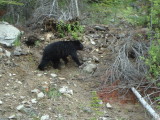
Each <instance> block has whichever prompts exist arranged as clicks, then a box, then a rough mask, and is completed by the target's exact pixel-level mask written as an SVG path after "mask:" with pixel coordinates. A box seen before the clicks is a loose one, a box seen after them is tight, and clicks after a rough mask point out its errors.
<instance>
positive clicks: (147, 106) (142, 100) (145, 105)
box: [131, 87, 160, 120]
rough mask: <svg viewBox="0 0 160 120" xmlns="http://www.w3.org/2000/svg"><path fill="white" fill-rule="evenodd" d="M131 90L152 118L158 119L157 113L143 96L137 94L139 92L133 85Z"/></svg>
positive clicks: (159, 117)
mask: <svg viewBox="0 0 160 120" xmlns="http://www.w3.org/2000/svg"><path fill="white" fill-rule="evenodd" d="M131 90H132V92H133V93H134V94H135V95H136V97H137V98H138V100H139V101H140V102H141V104H142V105H143V107H144V108H146V110H147V111H148V112H149V113H150V115H151V116H152V117H153V118H154V120H160V116H159V114H157V113H156V112H155V111H154V110H153V108H152V107H151V106H150V105H149V104H148V103H147V102H146V101H145V100H144V98H143V97H142V96H141V95H140V94H139V92H138V91H137V90H136V89H135V88H134V87H132V88H131Z"/></svg>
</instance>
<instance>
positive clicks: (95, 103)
mask: <svg viewBox="0 0 160 120" xmlns="http://www.w3.org/2000/svg"><path fill="white" fill-rule="evenodd" d="M91 94H92V98H91V107H92V109H93V111H94V112H95V113H96V116H95V117H97V116H101V115H102V112H101V111H100V108H101V107H102V100H100V99H99V97H98V95H97V92H96V91H92V93H91ZM95 117H94V118H93V119H92V120H94V119H95Z"/></svg>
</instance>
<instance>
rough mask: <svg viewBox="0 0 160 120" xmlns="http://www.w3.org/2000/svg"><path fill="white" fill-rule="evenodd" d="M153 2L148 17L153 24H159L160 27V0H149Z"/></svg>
mask: <svg viewBox="0 0 160 120" xmlns="http://www.w3.org/2000/svg"><path fill="white" fill-rule="evenodd" d="M149 1H150V2H151V5H152V6H151V12H150V16H151V17H148V19H149V20H151V24H153V25H158V26H157V27H160V25H159V24H160V9H159V8H160V1H159V0H149Z"/></svg>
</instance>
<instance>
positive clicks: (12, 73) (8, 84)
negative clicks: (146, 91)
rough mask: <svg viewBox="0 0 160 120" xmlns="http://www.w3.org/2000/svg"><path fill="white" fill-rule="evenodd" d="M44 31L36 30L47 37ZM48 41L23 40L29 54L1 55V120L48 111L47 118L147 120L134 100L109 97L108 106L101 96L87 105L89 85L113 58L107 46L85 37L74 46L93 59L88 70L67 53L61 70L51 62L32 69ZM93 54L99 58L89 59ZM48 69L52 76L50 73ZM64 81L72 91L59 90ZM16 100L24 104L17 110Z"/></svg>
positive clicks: (35, 119) (32, 119) (38, 119)
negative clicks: (29, 42)
mask: <svg viewBox="0 0 160 120" xmlns="http://www.w3.org/2000/svg"><path fill="white" fill-rule="evenodd" d="M29 34H32V33H25V34H24V35H23V37H24V36H26V37H27V36H28V35H29ZM46 34H47V33H45V34H40V35H39V36H41V37H44V38H45V40H46V39H47V38H46V36H47V35H46ZM56 40H57V41H58V40H59V39H56ZM22 41H23V38H22ZM51 42H54V40H48V41H45V42H44V41H42V42H40V43H39V44H38V45H37V46H34V47H30V48H28V47H27V46H26V45H25V44H24V43H22V44H21V47H22V49H26V50H29V51H30V54H27V55H21V56H11V57H9V58H8V57H5V58H1V63H0V75H1V76H0V82H1V84H0V101H2V103H1V104H0V120H7V118H9V117H10V118H12V119H15V120H45V119H43V117H44V116H45V115H49V118H48V119H47V118H46V120H151V119H150V118H149V117H148V115H147V113H146V111H145V109H144V108H143V107H142V106H141V105H140V103H138V102H137V103H135V104H131V103H127V104H121V103H119V102H112V103H110V104H111V106H112V107H111V108H107V107H106V104H107V103H104V102H103V103H102V102H101V103H99V104H101V105H100V106H99V107H98V108H97V109H95V108H94V107H93V106H92V104H93V102H95V101H94V100H93V97H94V96H93V95H92V91H96V90H97V88H98V87H99V86H100V85H101V84H102V83H103V81H104V80H105V74H106V73H105V71H106V69H107V67H108V65H109V64H111V63H112V60H113V58H114V57H113V56H114V55H112V53H111V52H110V51H109V50H108V49H107V48H104V49H99V46H96V45H93V44H91V43H90V41H88V42H83V44H84V46H85V49H84V51H79V52H78V53H79V54H78V55H79V58H80V60H81V61H83V62H84V63H93V64H96V65H97V69H96V70H95V71H94V73H92V74H89V73H86V72H84V71H83V68H78V67H77V66H76V64H75V63H74V61H73V60H71V59H69V63H68V64H67V65H64V64H62V65H61V69H60V70H57V69H53V68H52V67H51V66H48V67H47V69H46V70H45V71H39V70H37V66H38V64H39V62H40V59H41V56H42V50H43V48H44V46H46V44H48V43H51ZM97 43H98V42H97ZM1 48H3V49H7V50H8V51H10V52H13V49H14V48H5V47H3V46H1ZM97 49H98V50H97ZM93 56H96V57H97V58H98V59H99V61H98V62H95V61H94V60H93V59H90V58H93ZM84 58H85V59H86V61H84ZM51 74H56V75H57V76H56V77H53V76H51ZM63 86H68V88H69V89H70V90H73V94H59V92H58V90H59V89H60V88H62V87H63ZM34 89H38V90H39V91H38V92H39V93H40V92H42V93H43V94H44V96H43V97H42V98H39V97H37V94H38V93H36V92H33V91H32V90H34ZM33 99H34V100H36V102H34V100H33ZM19 105H23V106H24V108H25V109H21V110H18V109H17V106H19Z"/></svg>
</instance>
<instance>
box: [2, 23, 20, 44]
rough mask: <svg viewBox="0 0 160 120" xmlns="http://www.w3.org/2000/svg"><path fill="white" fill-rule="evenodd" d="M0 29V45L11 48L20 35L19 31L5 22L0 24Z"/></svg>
mask: <svg viewBox="0 0 160 120" xmlns="http://www.w3.org/2000/svg"><path fill="white" fill-rule="evenodd" d="M0 28H1V29H0V43H2V44H5V45H6V46H12V44H13V42H14V41H15V40H17V37H18V36H19V35H20V31H19V30H18V29H17V28H16V27H14V26H13V25H10V24H9V23H7V22H0Z"/></svg>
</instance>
